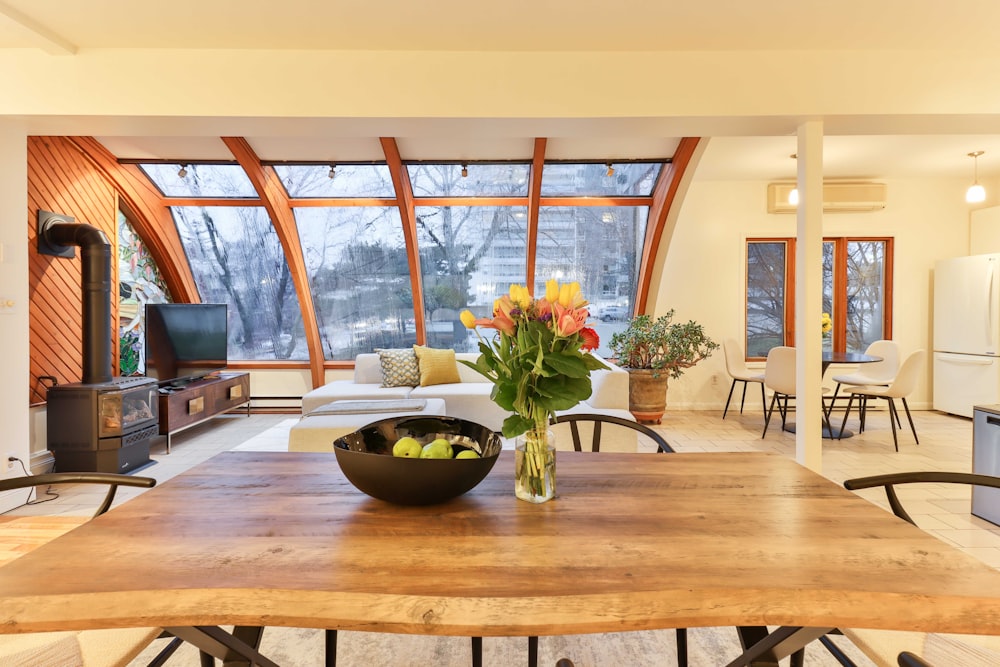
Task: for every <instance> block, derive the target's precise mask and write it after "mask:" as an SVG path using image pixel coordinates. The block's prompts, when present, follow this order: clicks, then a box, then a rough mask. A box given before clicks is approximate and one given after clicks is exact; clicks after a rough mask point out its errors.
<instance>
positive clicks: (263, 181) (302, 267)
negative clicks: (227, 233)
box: [222, 137, 326, 389]
mask: <svg viewBox="0 0 1000 667" xmlns="http://www.w3.org/2000/svg"><path fill="white" fill-rule="evenodd" d="M222 141H223V142H225V144H226V147H227V148H228V149H229V151H230V152H231V153H232V154H233V157H235V158H236V161H237V162H239V163H240V166H241V167H243V171H245V172H246V175H247V177H248V178H249V179H250V183H252V184H253V187H254V189H255V190H256V191H257V195H258V196H259V197H260V199H261V202H263V204H264V208H265V209H267V214H268V215H269V216H271V224H272V225H273V226H274V231H275V232H276V233H277V235H278V240H279V241H280V242H281V247H282V249H283V250H284V253H285V261H286V262H288V270H289V272H290V273H291V275H292V284H293V285H294V286H295V294H296V296H298V299H299V310H300V311H301V312H302V325H303V328H304V329H305V335H306V347H308V349H309V371H310V374H311V376H312V386H313V388H314V389H315V388H316V387H321V386H323V385H324V384H326V371H325V370H324V366H323V363H324V361H326V357H325V355H324V354H323V343H322V339H321V338H320V332H319V321H318V319H317V318H316V306H315V303H314V302H313V298H312V290H311V289H310V288H309V272H308V271H307V269H306V261H305V255H304V254H303V252H302V243H301V242H300V241H299V233H298V228H297V227H296V224H295V214H294V213H293V212H292V208H291V206H290V205H289V202H288V195H287V194H286V193H285V189H284V188H283V187H282V186H281V182H280V180H279V179H278V175H277V173H275V171H274V167H265V166H263V165H261V163H260V158H259V157H257V153H255V152H254V150H253V148H251V146H250V143H249V142H248V141H247V140H246V139H244V138H243V137H222Z"/></svg>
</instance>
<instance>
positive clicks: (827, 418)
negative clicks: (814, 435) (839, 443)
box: [820, 399, 837, 440]
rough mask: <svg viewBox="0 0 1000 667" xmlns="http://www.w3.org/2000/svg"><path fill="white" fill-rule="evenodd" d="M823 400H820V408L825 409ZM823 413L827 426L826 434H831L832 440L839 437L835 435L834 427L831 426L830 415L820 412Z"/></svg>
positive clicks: (824, 411) (823, 411)
mask: <svg viewBox="0 0 1000 667" xmlns="http://www.w3.org/2000/svg"><path fill="white" fill-rule="evenodd" d="M822 401H823V399H820V408H822V407H823V404H822ZM820 412H821V413H823V423H824V424H826V432H827V433H829V434H830V439H831V440H832V439H833V438H835V437H837V436H835V435H834V434H833V426H831V425H830V415H828V414H826V410H820Z"/></svg>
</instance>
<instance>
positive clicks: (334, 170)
mask: <svg viewBox="0 0 1000 667" xmlns="http://www.w3.org/2000/svg"><path fill="white" fill-rule="evenodd" d="M336 175H337V165H335V164H331V165H330V172H329V173H328V174H327V177H329V178H330V179H331V180H332V179H333V177H334V176H336Z"/></svg>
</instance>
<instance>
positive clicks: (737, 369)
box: [722, 338, 767, 419]
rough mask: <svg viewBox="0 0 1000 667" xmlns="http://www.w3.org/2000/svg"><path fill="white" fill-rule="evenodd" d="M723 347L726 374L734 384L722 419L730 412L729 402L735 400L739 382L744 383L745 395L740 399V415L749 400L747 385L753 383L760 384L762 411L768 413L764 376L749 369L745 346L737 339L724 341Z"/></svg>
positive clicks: (730, 389)
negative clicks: (735, 390) (747, 399)
mask: <svg viewBox="0 0 1000 667" xmlns="http://www.w3.org/2000/svg"><path fill="white" fill-rule="evenodd" d="M722 347H723V350H724V351H725V354H726V372H727V373H729V377H731V378H732V379H733V381H732V384H730V385H729V396H727V397H726V407H725V409H724V410H723V411H722V418H723V419H725V418H726V413H727V412H729V402H730V401H731V400H732V399H733V390H734V389H736V383H737V382H742V383H743V395H742V396H741V397H740V414H743V403H744V402H745V401H746V398H747V385H748V384H750V383H751V382H756V383H759V384H760V403H761V409H762V410H763V411H764V412H765V413H766V412H767V398H766V397H765V396H764V374H763V373H755V372H753V371H751V370H750V369H749V368H747V364H746V357H745V355H744V354H743V346H742V345H740V343H739V342H738V341H737V340H736V339H735V338H727V339H726V340H724V341H723V343H722Z"/></svg>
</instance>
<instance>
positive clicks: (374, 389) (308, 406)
mask: <svg viewBox="0 0 1000 667" xmlns="http://www.w3.org/2000/svg"><path fill="white" fill-rule="evenodd" d="M371 356H372V357H375V360H376V362H375V365H376V366H378V356H377V355H374V354H373V355H371ZM410 391H411V388H410V387H383V386H382V385H381V383H379V384H370V383H369V384H358V383H356V382H353V381H351V380H334V381H333V382H328V383H326V384H325V385H323V386H322V387H317V388H316V389H313V390H312V391H310V392H308V393H306V394H305V395H304V396H302V414H304V415H307V414H309V413H310V412H312V411H313V410H315V409H316V408H318V407H320V406H323V405H326V404H327V403H331V402H333V401H375V400H383V399H394V398H407V397H408V396H409V395H410Z"/></svg>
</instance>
